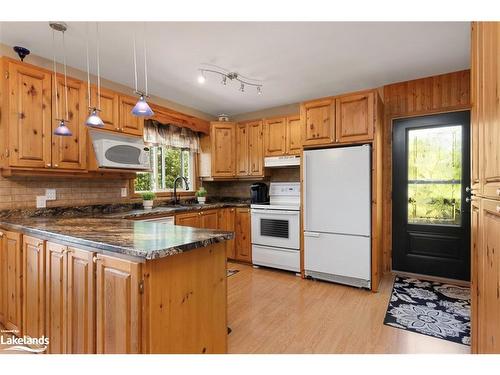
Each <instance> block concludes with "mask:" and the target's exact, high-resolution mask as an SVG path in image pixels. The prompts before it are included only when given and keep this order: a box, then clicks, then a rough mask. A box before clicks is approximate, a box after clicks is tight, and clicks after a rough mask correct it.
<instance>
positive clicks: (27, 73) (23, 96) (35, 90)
mask: <svg viewBox="0 0 500 375" xmlns="http://www.w3.org/2000/svg"><path fill="white" fill-rule="evenodd" d="M5 70H6V74H5V76H6V77H7V88H8V91H7V92H8V99H7V107H8V108H5V109H3V113H4V115H3V116H2V117H4V116H5V118H7V119H8V128H7V132H6V134H5V133H4V134H5V136H6V140H4V142H8V146H7V148H8V151H7V154H8V157H9V164H10V166H14V167H29V168H45V167H50V166H51V135H52V134H51V133H52V131H51V129H52V124H51V121H52V116H51V95H52V79H51V77H52V76H51V74H50V72H48V71H46V70H43V69H37V68H35V67H32V66H30V65H25V64H21V63H17V62H13V61H10V60H7V61H6V62H5ZM4 103H5V102H4ZM2 121H3V120H2ZM2 126H3V124H2ZM2 152H3V151H2Z"/></svg>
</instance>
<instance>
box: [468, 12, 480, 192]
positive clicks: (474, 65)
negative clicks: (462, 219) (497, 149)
mask: <svg viewBox="0 0 500 375" xmlns="http://www.w3.org/2000/svg"><path fill="white" fill-rule="evenodd" d="M481 33H482V23H481V22H472V33H471V34H472V35H471V76H470V79H471V102H472V108H471V124H470V126H471V129H470V143H471V185H470V186H471V188H472V190H473V191H474V192H475V193H480V192H481V190H480V185H479V177H480V175H479V161H480V153H479V145H480V144H482V140H480V137H481V136H482V135H483V132H482V131H480V127H481V126H482V123H481V122H480V120H481V117H480V116H479V114H480V111H481V108H482V106H483V104H482V103H481V97H480V94H481V89H480V87H481V86H480V82H481V74H482V62H483V60H482V57H481V56H480V55H481V53H482V48H480V46H481V44H482V34H481Z"/></svg>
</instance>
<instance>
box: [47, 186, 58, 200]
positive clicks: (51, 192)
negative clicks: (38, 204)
mask: <svg viewBox="0 0 500 375" xmlns="http://www.w3.org/2000/svg"><path fill="white" fill-rule="evenodd" d="M45 198H46V199H47V200H48V201H55V200H56V189H45Z"/></svg>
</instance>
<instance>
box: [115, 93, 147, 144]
mask: <svg viewBox="0 0 500 375" xmlns="http://www.w3.org/2000/svg"><path fill="white" fill-rule="evenodd" d="M138 100H139V98H135V97H132V96H125V95H120V96H119V102H118V106H119V109H120V116H119V122H118V123H119V128H120V129H119V130H120V131H121V132H123V133H126V134H131V135H142V134H143V131H144V118H143V117H137V116H134V115H133V114H132V109H133V108H134V107H135V104H136V103H137V101H138Z"/></svg>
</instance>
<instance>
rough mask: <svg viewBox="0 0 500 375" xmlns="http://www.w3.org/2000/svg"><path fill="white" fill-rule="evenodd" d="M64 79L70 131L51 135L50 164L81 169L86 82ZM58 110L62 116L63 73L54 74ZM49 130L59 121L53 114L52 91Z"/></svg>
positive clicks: (83, 150) (84, 138)
mask: <svg viewBox="0 0 500 375" xmlns="http://www.w3.org/2000/svg"><path fill="white" fill-rule="evenodd" d="M67 82H68V110H67V114H68V119H69V122H68V123H67V126H68V128H69V129H70V130H71V132H72V133H73V135H71V136H69V137H60V136H52V161H51V163H52V167H53V168H61V169H85V168H86V166H87V158H86V147H87V129H86V126H85V120H86V119H87V116H88V109H87V105H86V103H87V85H86V84H85V83H83V82H82V81H79V80H75V79H67ZM57 87H58V89H57V90H58V96H59V97H58V107H59V108H58V112H59V118H66V100H65V86H64V76H60V75H58V77H57ZM52 105H53V109H52V132H53V131H54V130H55V129H56V128H57V126H58V125H59V121H57V118H56V117H57V116H56V108H55V107H56V101H55V93H54V99H53V100H52Z"/></svg>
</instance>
